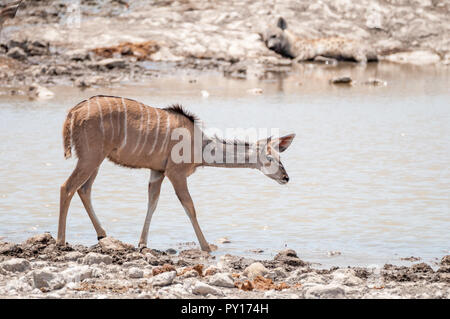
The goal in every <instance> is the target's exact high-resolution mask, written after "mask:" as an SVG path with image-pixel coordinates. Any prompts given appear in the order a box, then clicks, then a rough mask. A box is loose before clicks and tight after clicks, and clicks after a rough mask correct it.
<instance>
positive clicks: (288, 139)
mask: <svg viewBox="0 0 450 319" xmlns="http://www.w3.org/2000/svg"><path fill="white" fill-rule="evenodd" d="M294 137H295V134H294V133H293V134H289V135H286V136H283V137H280V138H275V139H271V140H270V142H269V144H270V146H271V147H272V148H274V149H277V150H278V152H280V153H281V152H284V151H285V150H286V149H287V148H288V147H289V145H291V143H292V141H293V140H294Z"/></svg>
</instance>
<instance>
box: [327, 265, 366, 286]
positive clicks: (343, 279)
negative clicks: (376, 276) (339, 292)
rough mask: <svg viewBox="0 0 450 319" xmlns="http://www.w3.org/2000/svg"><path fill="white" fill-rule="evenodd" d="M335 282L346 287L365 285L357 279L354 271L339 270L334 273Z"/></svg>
mask: <svg viewBox="0 0 450 319" xmlns="http://www.w3.org/2000/svg"><path fill="white" fill-rule="evenodd" d="M333 282H335V283H337V284H341V285H345V286H358V285H361V284H362V283H363V281H362V279H360V278H358V277H356V275H355V272H354V270H352V269H338V270H335V271H334V272H333Z"/></svg>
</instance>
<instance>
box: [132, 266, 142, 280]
mask: <svg viewBox="0 0 450 319" xmlns="http://www.w3.org/2000/svg"><path fill="white" fill-rule="evenodd" d="M128 277H130V278H142V277H144V272H143V271H142V270H141V269H139V268H137V267H132V268H130V269H129V270H128Z"/></svg>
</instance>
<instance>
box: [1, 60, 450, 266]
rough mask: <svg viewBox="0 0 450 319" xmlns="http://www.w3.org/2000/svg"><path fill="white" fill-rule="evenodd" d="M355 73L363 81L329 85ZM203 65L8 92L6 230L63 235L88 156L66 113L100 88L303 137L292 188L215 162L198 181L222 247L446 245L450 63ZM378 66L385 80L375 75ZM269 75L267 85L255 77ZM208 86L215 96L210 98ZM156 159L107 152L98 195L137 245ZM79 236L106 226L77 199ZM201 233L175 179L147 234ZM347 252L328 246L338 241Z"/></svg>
mask: <svg viewBox="0 0 450 319" xmlns="http://www.w3.org/2000/svg"><path fill="white" fill-rule="evenodd" d="M344 74H345V75H350V76H351V77H352V78H353V79H354V80H355V85H353V86H352V87H349V88H341V87H335V86H331V85H330V84H329V83H328V79H329V78H331V77H333V76H336V75H344ZM193 77H196V76H195V75H192V74H184V75H182V76H177V77H173V78H163V79H155V80H154V81H152V82H149V83H146V84H145V85H142V84H141V85H136V86H129V87H122V88H117V89H111V90H94V89H92V90H87V91H85V92H80V91H78V90H75V89H71V88H61V89H55V92H56V98H55V99H54V100H50V101H28V100H24V99H21V98H18V97H16V98H9V99H3V100H0V140H1V144H0V155H1V159H2V165H1V166H0V180H1V183H0V236H2V237H5V238H4V240H9V241H21V240H23V239H25V238H27V237H28V236H30V235H32V234H35V233H41V232H44V231H50V232H52V234H53V235H54V236H56V227H57V218H58V206H59V203H58V201H59V187H60V185H61V184H62V183H63V181H64V180H65V179H66V178H67V177H68V175H69V174H70V172H71V171H72V169H73V168H74V165H75V163H76V160H74V159H71V160H68V161H64V159H63V158H64V157H63V148H62V138H61V129H62V123H63V120H64V117H65V114H66V111H67V110H68V109H69V108H70V107H72V106H73V105H75V104H76V103H78V102H79V101H80V100H81V99H83V98H86V97H88V96H91V95H94V94H99V93H102V94H113V95H123V96H127V97H130V98H135V99H138V100H141V101H143V102H144V103H146V104H149V105H152V106H160V107H162V106H166V105H168V104H171V103H175V102H177V103H178V102H179V103H182V104H184V105H185V106H186V107H187V108H188V109H190V110H191V111H193V112H194V113H196V114H197V115H198V116H199V117H200V118H201V119H202V120H203V121H204V122H205V123H206V125H207V127H216V128H219V129H222V130H225V129H226V128H229V127H232V128H249V127H256V128H269V129H270V128H279V129H280V133H281V134H285V133H290V132H295V133H297V137H296V140H294V143H293V144H292V146H291V147H290V148H289V150H288V151H286V153H283V155H282V157H283V163H284V164H285V167H286V169H287V171H288V173H289V175H290V178H291V181H290V182H289V184H287V185H286V186H280V185H278V184H276V183H275V182H274V181H271V180H269V179H268V178H266V177H265V176H263V174H261V173H259V172H258V171H254V170H245V169H219V168H205V169H200V170H198V172H197V173H195V174H194V175H193V176H192V177H191V178H190V179H189V184H190V189H191V194H192V197H193V199H194V202H195V204H196V208H197V212H198V216H199V222H200V225H201V226H202V229H203V231H204V233H205V236H206V238H207V239H208V240H209V241H210V242H215V241H216V240H217V239H219V238H221V237H225V236H226V237H229V238H230V240H231V243H230V244H222V245H220V250H219V251H218V252H216V253H217V254H223V253H234V254H247V255H251V254H252V253H251V252H250V251H251V250H253V249H259V248H261V249H263V250H264V253H263V254H262V255H260V256H259V257H261V258H263V257H268V258H270V257H271V256H273V254H274V252H275V251H277V250H280V249H282V248H284V247H289V248H293V249H295V250H296V251H297V252H298V253H299V255H300V256H301V257H302V258H304V259H307V260H310V261H313V262H320V263H322V264H323V265H324V266H327V265H330V264H333V265H347V264H353V265H354V264H366V265H367V264H373V263H378V264H381V263H384V262H387V261H391V262H395V263H400V260H399V258H400V257H406V256H411V255H414V256H420V257H422V258H424V259H425V260H428V261H430V260H431V259H432V258H435V257H441V256H442V255H444V254H448V253H450V252H449V249H450V247H449V245H448V243H449V242H450V234H449V231H448V230H449V229H450V211H449V202H450V200H449V195H450V172H449V169H448V163H449V162H450V138H449V133H450V132H449V130H450V127H449V124H448V123H450V109H449V98H450V92H449V91H448V88H449V87H450V86H449V76H448V72H446V71H445V70H444V71H440V70H439V69H438V68H435V67H432V68H417V67H394V66H389V65H385V64H379V65H369V66H368V68H367V69H366V70H364V69H363V68H361V67H359V66H356V67H348V68H347V67H345V68H339V69H336V68H334V69H333V68H328V67H325V68H319V69H317V68H311V66H308V65H299V66H298V68H297V70H296V71H295V72H294V73H293V74H291V75H290V76H289V77H286V78H280V77H279V78H276V77H270V76H268V78H267V79H266V80H264V81H258V80H257V79H254V80H252V79H250V80H247V81H236V80H228V79H223V78H221V77H216V76H215V75H211V76H204V77H203V76H202V77H199V78H198V79H197V81H196V82H195V83H193V81H189V80H190V79H192V78H193ZM370 77H376V78H381V79H382V80H385V81H387V82H388V86H386V87H373V86H369V85H365V84H364V81H365V80H367V79H368V78H370ZM254 87H260V88H262V89H263V92H264V93H263V94H262V95H252V94H250V93H249V91H248V89H250V88H254ZM201 90H207V91H208V92H210V97H209V98H207V99H205V98H202V97H201V94H200V91H201ZM148 178H149V173H148V171H146V170H130V169H125V168H121V167H117V166H114V165H113V164H111V163H109V162H104V163H103V165H102V166H101V169H100V173H99V177H98V178H97V180H96V182H95V184H94V189H93V203H94V206H95V208H96V212H97V215H98V216H99V218H100V220H101V221H102V223H103V224H104V226H105V228H106V230H107V233H108V234H110V235H112V236H114V237H116V238H119V239H121V240H124V241H127V242H132V243H135V244H137V241H138V238H139V235H140V231H141V228H142V225H143V222H144V217H145V212H146V200H147V198H146V197H147V182H148ZM67 240H68V241H69V242H71V243H83V244H94V243H95V242H96V238H95V231H94V229H93V226H92V225H91V223H90V221H89V218H88V216H87V214H86V212H85V211H84V208H83V207H82V204H81V201H80V200H79V198H78V197H76V196H75V197H74V199H73V202H72V205H71V208H70V212H69V217H68V227H67ZM186 242H197V241H196V238H195V235H194V232H193V229H192V226H191V225H190V222H189V219H188V218H187V216H186V215H185V213H184V211H183V209H182V207H181V205H180V203H179V202H178V199H177V198H176V196H175V194H174V191H173V190H172V187H171V185H170V183H169V182H167V181H166V182H164V184H163V189H162V193H161V199H160V202H159V205H158V208H157V210H156V213H155V215H154V218H153V220H152V224H151V226H150V236H149V245H150V246H152V247H154V248H159V249H167V248H169V247H174V248H178V246H179V245H180V243H186ZM329 251H340V252H342V254H341V255H338V256H333V257H329V256H328V255H327V252H329Z"/></svg>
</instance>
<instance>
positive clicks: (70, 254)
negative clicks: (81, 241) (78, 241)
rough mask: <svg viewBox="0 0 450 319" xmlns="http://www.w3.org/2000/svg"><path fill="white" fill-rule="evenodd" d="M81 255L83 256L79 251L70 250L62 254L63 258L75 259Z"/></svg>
mask: <svg viewBox="0 0 450 319" xmlns="http://www.w3.org/2000/svg"><path fill="white" fill-rule="evenodd" d="M81 257H83V254H82V253H80V252H79V251H70V252H68V253H67V254H66V255H65V256H64V260H67V261H77V260H78V259H80V258H81Z"/></svg>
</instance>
